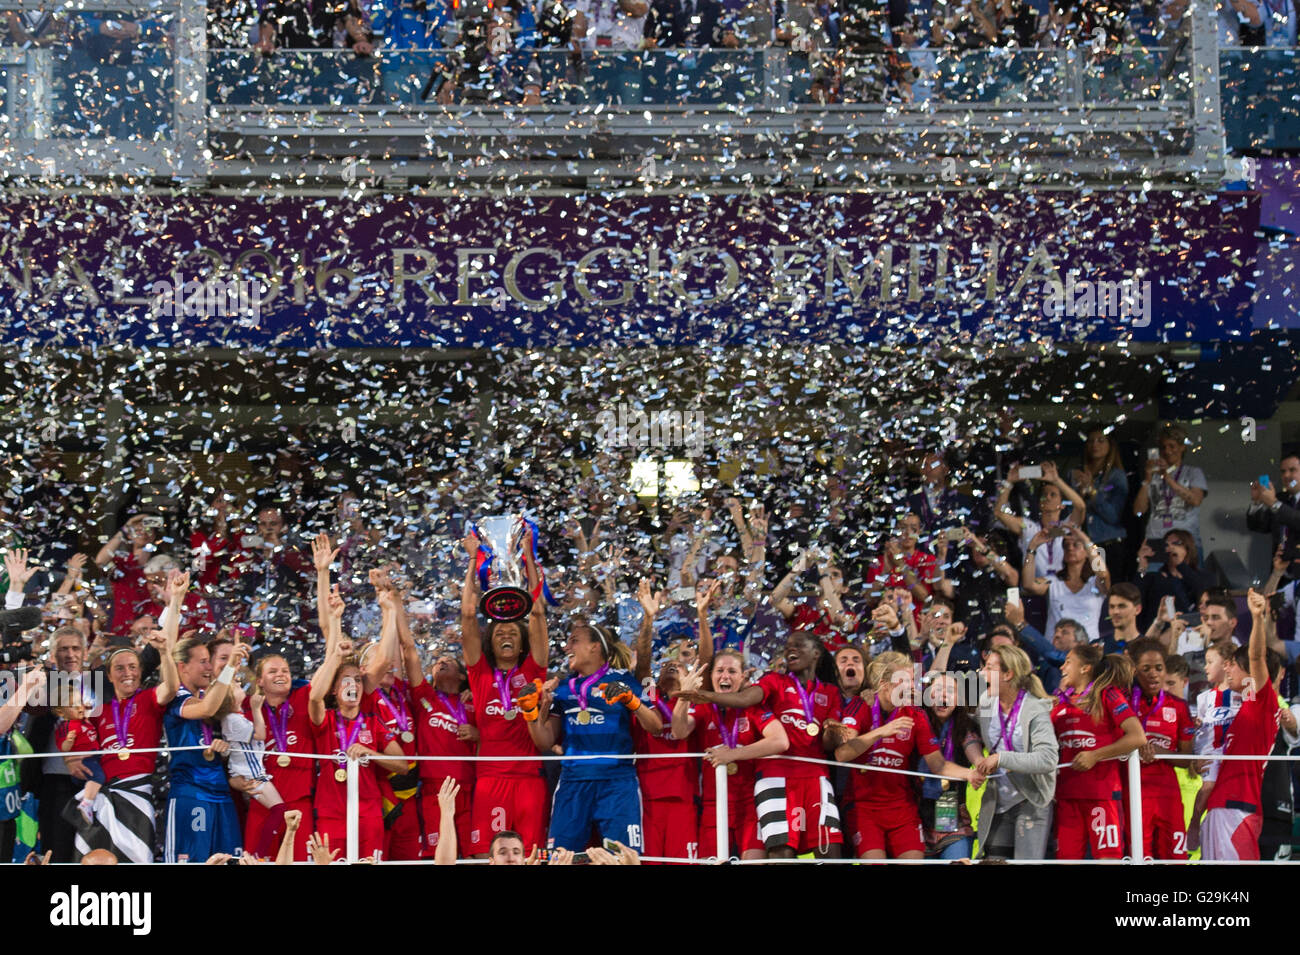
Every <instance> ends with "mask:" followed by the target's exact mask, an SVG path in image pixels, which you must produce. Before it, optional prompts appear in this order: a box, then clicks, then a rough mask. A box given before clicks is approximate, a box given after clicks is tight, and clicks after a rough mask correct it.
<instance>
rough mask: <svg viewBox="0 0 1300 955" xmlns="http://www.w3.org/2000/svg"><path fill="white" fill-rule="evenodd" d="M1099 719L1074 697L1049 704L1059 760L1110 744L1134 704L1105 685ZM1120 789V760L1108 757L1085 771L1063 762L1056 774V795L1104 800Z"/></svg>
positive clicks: (1067, 759)
mask: <svg viewBox="0 0 1300 955" xmlns="http://www.w3.org/2000/svg"><path fill="white" fill-rule="evenodd" d="M1101 706H1102V719H1101V722H1100V723H1098V722H1096V721H1094V720H1093V718H1092V717H1091V716H1089V715H1088V714H1087V713H1085V712H1084V711H1083V710H1081V709H1079V707H1078V706H1076V705H1075V703H1074V699H1073V697H1071V698H1069V699H1064V700H1061V701H1060V702H1058V703H1057V704H1056V706H1054V707H1053V708H1052V727H1053V728H1054V729H1055V730H1056V739H1057V742H1058V743H1059V744H1060V746H1061V762H1062V763H1068V762H1070V760H1072V759H1074V757H1076V756H1078V755H1079V754H1080V753H1082V752H1088V751H1091V750H1094V749H1101V748H1102V747H1103V746H1109V745H1110V744H1111V743H1113V742H1115V741H1116V740H1117V739H1119V738H1120V737H1121V736H1123V735H1124V731H1123V730H1122V729H1120V724H1121V723H1123V722H1124V721H1125V720H1127V719H1131V718H1133V717H1134V715H1135V714H1134V713H1133V707H1132V706H1130V705H1129V702H1128V700H1126V699H1124V694H1123V693H1121V692H1120V691H1119V690H1118V689H1117V688H1115V687H1113V686H1108V687H1106V689H1105V690H1104V691H1102V694H1101ZM1118 792H1120V781H1119V763H1118V762H1117V761H1115V760H1113V759H1108V760H1105V761H1103V762H1100V763H1098V764H1097V765H1096V766H1094V767H1093V768H1092V769H1090V770H1089V771H1088V772H1086V773H1080V772H1077V771H1076V770H1073V769H1071V768H1070V767H1068V766H1066V767H1063V768H1062V769H1061V771H1060V775H1059V776H1057V778H1056V796H1057V798H1058V799H1091V800H1097V801H1104V800H1108V799H1111V798H1113V797H1114V795H1115V794H1116V793H1118Z"/></svg>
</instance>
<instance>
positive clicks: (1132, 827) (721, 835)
mask: <svg viewBox="0 0 1300 955" xmlns="http://www.w3.org/2000/svg"><path fill="white" fill-rule="evenodd" d="M206 748H207V747H206V746H158V747H134V746H133V747H131V749H130V751H131V752H132V753H159V754H162V753H177V752H184V751H193V750H204V749H206ZM118 752H119V750H96V751H94V752H78V753H75V754H69V753H64V752H53V753H13V754H10V755H6V756H0V762H4V761H5V760H8V759H18V760H21V759H43V758H46V757H50V756H58V757H65V756H69V755H75V756H76V757H78V758H80V757H85V756H108V755H114V754H116V753H118ZM263 755H264V756H290V757H293V758H295V759H312V760H322V761H326V762H331V763H346V768H347V820H346V821H347V832H348V838H347V848H346V851H345V854H344V858H345V859H346V860H347V861H348V862H357V861H359V859H360V844H359V836H360V823H359V816H360V805H361V798H360V779H361V775H360V774H361V769H362V768H363V767H364V766H365V765H366V761H365V760H359V759H352V758H350V757H342V758H341V754H339V753H332V754H326V753H298V752H282V751H279V750H266V751H265V752H264V754H263ZM704 757H705V754H704V753H627V754H610V755H599V754H597V755H581V756H555V755H542V754H540V753H539V754H538V755H536V756H527V757H518V756H462V757H447V756H403V757H401V760H402V761H403V762H409V763H419V762H440V763H449V762H454V763H494V762H498V763H499V762H521V761H529V762H531V761H537V762H580V761H585V760H594V759H604V760H610V759H613V760H634V761H636V760H652V759H703V758H704ZM392 758H394V759H396V758H397V757H392ZM1117 758H1118V759H1119V760H1120V761H1122V762H1126V763H1127V764H1128V769H1127V773H1128V806H1127V807H1126V808H1127V812H1128V821H1129V838H1130V846H1141V845H1142V761H1141V759H1139V758H1138V756H1137V754H1136V753H1132V754H1130V755H1128V756H1121V757H1117ZM1155 758H1156V759H1158V760H1178V761H1184V762H1185V761H1188V760H1192V759H1195V760H1198V761H1201V762H1207V761H1214V762H1226V761H1242V762H1244V761H1249V762H1270V761H1275V762H1300V755H1280V756H1276V755H1268V756H1227V755H1223V754H1210V755H1203V756H1202V755H1195V754H1181V753H1159V754H1156V756H1155ZM765 759H781V760H785V761H787V762H801V763H810V764H814V765H819V766H825V767H827V768H830V769H837V768H844V769H853V770H864V771H869V772H879V773H893V774H896V775H902V776H918V777H922V778H927V779H949V780H956V781H959V782H960V781H963V780H961V778H960V777H956V776H943V775H941V774H937V773H930V772H923V771H918V770H909V769H893V768H890V767H882V766H865V765H862V764H860V763H842V762H838V761H836V760H829V759H812V758H809V757H806V756H789V755H784V754H783V755H780V756H769V757H765ZM1069 766H1070V763H1059V764H1058V765H1057V769H1058V770H1059V769H1064V768H1068V767H1069ZM713 772H714V785H715V787H716V796H715V811H716V817H715V824H716V828H717V842H716V844H715V845H714V846H713V849H714V854H713V855H712V856H711V857H709V858H704V859H684V858H677V857H660V856H642V858H643V859H644V860H645V861H648V862H675V863H686V864H696V865H698V864H705V863H716V862H727V861H730V862H742V863H744V864H755V863H764V864H767V863H791V862H793V863H816V864H824V863H840V864H846V863H847V864H881V863H887V864H890V865H895V864H903V865H952V862H953V860H950V859H855V858H843V859H816V860H810V859H747V860H742V859H737V858H732V857H731V851H730V850H731V847H730V844H729V832H730V815H729V812H728V810H729V808H730V800H729V799H728V781H727V779H728V777H727V772H726V767H725V766H716V767H714V770H713ZM1002 775H1004V773H1002V772H998V773H995V774H993V776H990V777H988V779H995V778H997V777H998V776H1002ZM986 785H987V782H986ZM481 861H483V860H470V859H462V860H458V863H478V862H481ZM1006 861H1007V862H1008V863H1009V864H1025V865H1057V864H1061V865H1088V864H1093V863H1094V861H1097V860H1078V859H1035V860H1011V859H1009V860H1006ZM1100 861H1101V862H1105V863H1106V864H1110V862H1109V860H1100ZM1123 861H1124V862H1125V863H1127V864H1129V865H1165V864H1177V865H1185V864H1187V863H1186V860H1176V859H1148V858H1143V857H1142V854H1141V852H1137V853H1135V854H1133V855H1130V856H1125V857H1124V859H1123ZM430 863H431V860H418V861H414V862H389V861H386V860H385V861H384V864H387V865H408V864H430ZM1216 864H1218V862H1217V861H1216ZM1237 864H1240V865H1269V864H1274V863H1272V862H1271V860H1261V861H1255V862H1249V861H1248V862H1240V863H1237ZM1279 864H1280V863H1279ZM1287 864H1291V863H1287Z"/></svg>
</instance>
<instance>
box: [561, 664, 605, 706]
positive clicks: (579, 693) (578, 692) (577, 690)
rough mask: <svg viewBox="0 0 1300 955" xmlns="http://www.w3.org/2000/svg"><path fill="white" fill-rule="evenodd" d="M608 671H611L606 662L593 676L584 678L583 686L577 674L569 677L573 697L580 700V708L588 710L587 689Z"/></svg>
mask: <svg viewBox="0 0 1300 955" xmlns="http://www.w3.org/2000/svg"><path fill="white" fill-rule="evenodd" d="M608 672H609V664H608V663H606V664H604V665H603V666H601V668H600V669H599V670H597V671H596V672H595V673H593V674H592V675H591V676H589V677H587V679H585V680H583V681H582V686H581V687H579V686H578V678H577V677H576V676H571V677H569V692H570V693H572V694H573V698H574V699H575V700H577V701H578V708H579V709H580V710H582V711H583V712H586V709H587V691H588V690H590V689H591V686H592V684H593V683H595V682H596V681H597V680H599V679H600V678H601V677H602V676H604V675H605V674H606V673H608Z"/></svg>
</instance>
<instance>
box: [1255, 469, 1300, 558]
mask: <svg viewBox="0 0 1300 955" xmlns="http://www.w3.org/2000/svg"><path fill="white" fill-rule="evenodd" d="M1279 472H1280V474H1279V476H1280V478H1281V480H1280V481H1279V482H1278V484H1279V487H1277V488H1275V487H1274V486H1273V485H1272V484H1271V483H1261V481H1251V482H1250V501H1251V503H1250V508H1249V509H1248V510H1247V511H1246V526H1247V527H1249V528H1250V529H1251V530H1252V531H1255V532H1256V533H1259V534H1270V535H1272V541H1273V548H1272V549H1273V552H1274V553H1275V554H1279V552H1280V554H1279V556H1280V558H1281V560H1282V561H1284V562H1285V563H1286V570H1285V572H1284V574H1283V577H1284V579H1286V580H1300V453H1298V454H1287V455H1284V456H1283V458H1282V460H1281V461H1280V462H1279ZM1261 480H1262V479H1261Z"/></svg>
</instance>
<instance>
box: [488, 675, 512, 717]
mask: <svg viewBox="0 0 1300 955" xmlns="http://www.w3.org/2000/svg"><path fill="white" fill-rule="evenodd" d="M518 672H519V667H511V668H510V672H509V673H502V672H501V671H500V670H493V671H492V676H493V677H494V678H495V679H496V681H497V696H498V697H499V698H500V700H501V711H502V712H503V713H509V712H510V711H511V710H513V709H514V708H515V707H514V702H513V700H512V698H511V696H510V681H511V680H513V679H514V677H515V674H516V673H518Z"/></svg>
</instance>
